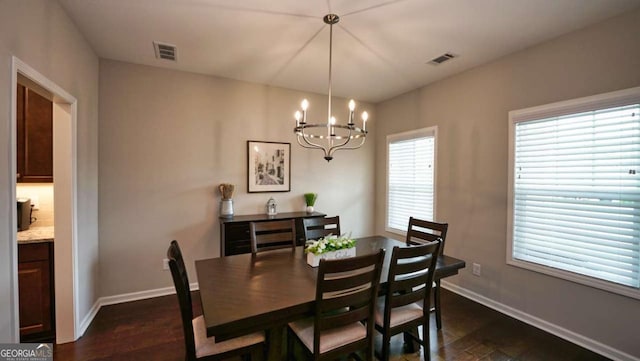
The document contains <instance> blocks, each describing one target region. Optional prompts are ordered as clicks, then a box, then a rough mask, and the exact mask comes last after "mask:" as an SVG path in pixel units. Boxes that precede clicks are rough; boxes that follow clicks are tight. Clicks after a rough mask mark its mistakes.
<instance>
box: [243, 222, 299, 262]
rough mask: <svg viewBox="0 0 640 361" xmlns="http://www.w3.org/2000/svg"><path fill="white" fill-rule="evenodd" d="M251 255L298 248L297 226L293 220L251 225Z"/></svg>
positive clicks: (253, 223)
mask: <svg viewBox="0 0 640 361" xmlns="http://www.w3.org/2000/svg"><path fill="white" fill-rule="evenodd" d="M249 232H250V234H251V253H253V254H256V253H258V252H262V251H269V250H274V249H281V248H291V250H295V247H296V224H295V221H294V220H293V219H287V220H282V221H266V222H251V223H249Z"/></svg>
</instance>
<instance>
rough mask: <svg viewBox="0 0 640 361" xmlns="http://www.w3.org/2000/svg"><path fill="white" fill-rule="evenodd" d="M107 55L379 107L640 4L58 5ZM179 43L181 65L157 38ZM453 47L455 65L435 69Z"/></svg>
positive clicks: (335, 1)
mask: <svg viewBox="0 0 640 361" xmlns="http://www.w3.org/2000/svg"><path fill="white" fill-rule="evenodd" d="M58 1H59V2H60V3H61V4H62V6H63V7H64V8H65V9H66V10H67V12H68V13H69V15H70V16H71V17H72V18H73V20H74V21H75V23H76V24H77V26H78V27H79V28H80V30H81V32H82V33H83V34H84V35H85V37H86V38H87V40H88V41H89V43H90V44H91V46H92V47H93V49H94V50H95V51H96V52H97V54H98V56H100V57H101V58H107V59H115V60H120V61H125V62H130V63H137V64H146V65H151V66H158V67H163V68H170V69H177V70H183V71H190V72H196V73H202V74H211V75H216V76H221V77H226V78H232V79H238V80H245V81H249V82H255V83H261V84H269V85H273V86H281V87H285V88H291V89H296V90H302V91H309V92H316V93H324V94H326V92H327V82H328V79H327V78H328V52H329V26H328V25H326V24H324V22H323V21H322V18H323V16H324V15H326V14H328V13H336V14H338V15H339V16H340V23H339V24H337V25H336V26H334V34H333V94H334V95H338V96H343V97H352V98H355V99H356V100H363V101H371V102H378V101H381V100H385V99H388V98H391V97H393V96H395V95H398V94H401V93H404V92H406V91H409V90H412V89H415V88H418V87H420V86H423V85H425V84H428V83H431V82H433V81H436V80H439V79H442V78H445V77H447V76H450V75H452V74H456V73H459V72H462V71H464V70H466V69H469V68H472V67H475V66H478V65H480V64H483V63H486V62H488V61H491V60H493V59H496V58H499V57H501V56H504V55H506V54H509V53H512V52H514V51H517V50H519V49H522V48H525V47H528V46H531V45H533V44H537V43H540V42H543V41H545V40H548V39H551V38H554V37H557V36H559V35H561V34H564V33H567V32H570V31H573V30H576V29H579V28H582V27H585V26H588V25H590V24H594V23H597V22H600V21H602V20H605V19H607V18H610V17H613V16H615V15H618V14H620V13H623V12H626V11H630V10H631V9H634V8H638V7H640V1H638V0H303V1H301V0H269V1H264V0H242V1H239V0H58ZM153 41H161V42H165V43H170V44H173V45H176V46H177V48H178V61H177V63H174V62H170V61H167V60H158V59H156V58H155V53H154V49H153V45H152V42H153ZM445 52H450V53H454V54H457V55H459V57H458V58H456V59H454V60H452V61H450V62H448V63H445V64H442V65H439V66H432V65H429V64H427V62H428V61H429V60H430V59H432V58H434V57H437V56H439V55H441V54H443V53H445Z"/></svg>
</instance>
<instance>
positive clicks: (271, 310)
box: [195, 236, 465, 359]
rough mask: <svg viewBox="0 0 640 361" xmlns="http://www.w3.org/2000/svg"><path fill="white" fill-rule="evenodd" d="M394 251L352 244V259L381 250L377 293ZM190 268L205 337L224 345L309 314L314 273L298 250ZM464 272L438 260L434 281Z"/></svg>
mask: <svg viewBox="0 0 640 361" xmlns="http://www.w3.org/2000/svg"><path fill="white" fill-rule="evenodd" d="M396 246H397V247H407V245H406V243H405V242H404V241H398V240H395V239H392V238H388V237H384V236H371V237H363V238H358V239H356V256H359V255H364V254H370V253H375V252H378V250H380V249H384V250H385V259H384V264H383V268H382V273H381V276H380V286H379V288H380V290H379V293H380V294H384V293H385V291H386V285H387V275H388V270H389V262H390V260H391V253H392V249H393V247H396ZM195 265H196V273H197V277H198V284H199V289H200V301H201V305H202V313H203V316H204V321H205V325H206V328H207V336H208V337H215V338H216V340H226V339H230V338H233V337H237V336H241V335H245V334H248V333H251V332H256V331H264V330H272V331H273V330H279V329H282V328H283V326H285V325H286V324H287V323H288V322H291V321H294V320H299V319H301V318H304V317H308V316H311V315H312V314H313V307H314V303H315V297H316V276H317V268H314V267H311V266H309V265H308V264H307V262H306V255H305V253H304V249H303V247H301V246H300V247H296V248H295V249H293V250H292V249H280V250H274V251H269V252H262V253H258V254H255V255H254V254H251V253H246V254H239V255H233V256H226V257H220V258H208V259H201V260H197V261H196V262H195ZM464 267H465V262H464V261H463V260H461V259H458V258H454V257H450V256H447V255H440V256H439V257H438V261H437V264H436V269H435V275H434V278H435V279H442V278H445V277H449V276H453V275H456V274H458V271H459V270H460V269H462V268H464ZM277 343H278V344H280V343H279V342H277ZM275 346H276V347H275V348H276V349H279V348H280V345H275ZM274 352H275V353H276V354H277V353H279V352H281V350H276V351H272V350H270V352H269V353H270V357H269V359H272V358H273V357H271V356H272V355H273V354H274ZM276 358H277V357H276Z"/></svg>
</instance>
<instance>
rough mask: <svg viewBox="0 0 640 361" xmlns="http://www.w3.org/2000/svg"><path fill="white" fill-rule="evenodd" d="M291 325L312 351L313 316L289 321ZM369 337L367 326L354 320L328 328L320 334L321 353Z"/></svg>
mask: <svg viewBox="0 0 640 361" xmlns="http://www.w3.org/2000/svg"><path fill="white" fill-rule="evenodd" d="M289 327H290V328H291V330H292V331H293V332H295V333H296V335H298V338H299V339H300V340H301V341H302V343H304V345H305V346H307V348H308V349H309V350H310V351H311V352H312V353H315V351H314V350H313V333H314V331H313V318H305V319H303V320H300V321H295V322H291V323H289ZM366 337H367V328H366V327H365V326H364V325H363V324H361V323H360V322H354V323H352V324H349V325H347V326H343V327H337V328H334V329H331V330H327V331H325V332H323V333H322V335H321V336H320V353H321V354H322V353H325V352H328V351H331V350H333V349H336V348H338V347H340V346H344V345H347V344H350V343H352V342H355V341H358V340H361V339H364V338H366Z"/></svg>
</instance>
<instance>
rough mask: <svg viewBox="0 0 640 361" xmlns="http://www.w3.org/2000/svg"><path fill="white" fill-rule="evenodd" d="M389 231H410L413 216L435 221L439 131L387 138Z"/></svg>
mask: <svg viewBox="0 0 640 361" xmlns="http://www.w3.org/2000/svg"><path fill="white" fill-rule="evenodd" d="M387 152H388V158H387V159H388V175H387V176H388V179H387V229H389V230H397V231H400V232H406V231H407V227H408V225H409V217H414V218H420V219H425V220H433V206H434V168H435V164H434V162H435V157H434V153H435V130H434V128H426V129H421V130H418V131H414V132H409V133H403V134H398V135H392V136H389V137H388V138H387Z"/></svg>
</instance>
